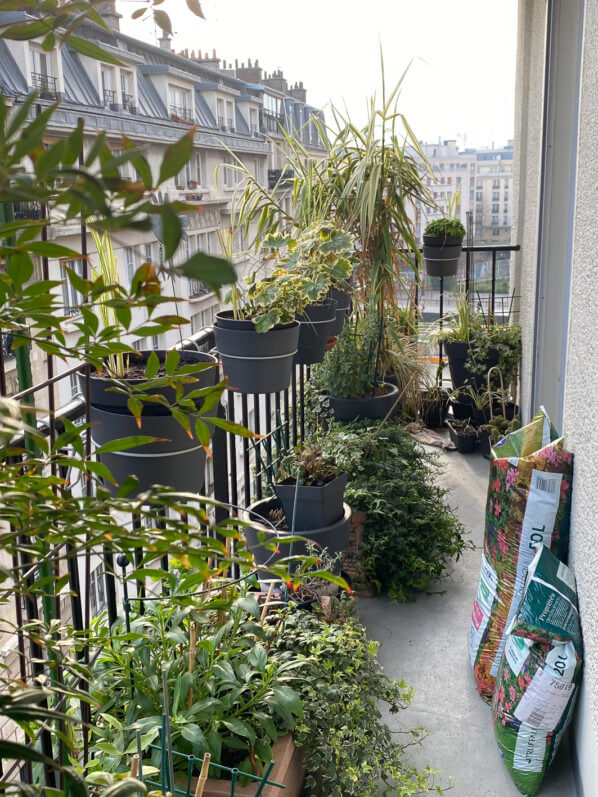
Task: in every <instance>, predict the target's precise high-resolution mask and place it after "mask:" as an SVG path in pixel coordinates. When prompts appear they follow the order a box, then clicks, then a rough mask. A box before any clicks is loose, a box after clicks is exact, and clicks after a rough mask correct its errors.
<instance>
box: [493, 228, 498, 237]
mask: <svg viewBox="0 0 598 797" xmlns="http://www.w3.org/2000/svg"><path fill="white" fill-rule="evenodd" d="M492 235H494V236H497V235H500V230H499V229H498V227H493V228H492Z"/></svg>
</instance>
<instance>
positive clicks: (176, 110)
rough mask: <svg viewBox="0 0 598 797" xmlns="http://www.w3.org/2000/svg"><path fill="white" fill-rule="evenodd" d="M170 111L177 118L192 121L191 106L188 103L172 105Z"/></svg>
mask: <svg viewBox="0 0 598 797" xmlns="http://www.w3.org/2000/svg"><path fill="white" fill-rule="evenodd" d="M169 111H170V115H171V117H172V116H175V117H176V118H177V119H184V120H185V121H186V122H191V121H192V119H193V116H192V114H191V108H187V106H186V105H171V106H170V108H169Z"/></svg>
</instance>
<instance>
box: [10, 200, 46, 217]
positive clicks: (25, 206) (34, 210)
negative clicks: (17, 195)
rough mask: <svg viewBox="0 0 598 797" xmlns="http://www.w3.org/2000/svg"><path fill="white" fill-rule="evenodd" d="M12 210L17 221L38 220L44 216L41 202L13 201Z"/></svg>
mask: <svg viewBox="0 0 598 797" xmlns="http://www.w3.org/2000/svg"><path fill="white" fill-rule="evenodd" d="M12 210H13V214H14V218H15V221H38V220H39V219H41V218H42V206H41V204H40V203H39V202H13V205H12Z"/></svg>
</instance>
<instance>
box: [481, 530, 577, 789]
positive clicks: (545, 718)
mask: <svg viewBox="0 0 598 797" xmlns="http://www.w3.org/2000/svg"><path fill="white" fill-rule="evenodd" d="M581 668H582V642H581V629H580V624H579V614H578V610H577V593H576V590H575V579H574V577H573V574H572V572H571V571H570V570H569V568H568V567H566V565H564V564H563V563H562V562H559V560H558V559H557V558H556V557H555V556H553V555H552V554H551V553H550V551H549V550H548V548H546V546H544V545H541V546H540V547H539V548H538V550H537V553H536V555H535V557H534V559H533V561H532V563H531V565H530V567H529V571H528V578H527V582H526V585H525V592H524V594H523V600H522V601H521V606H520V607H519V610H518V612H517V613H516V614H515V616H514V618H513V621H512V622H511V624H510V626H509V628H508V630H507V633H506V644H505V650H504V653H503V655H502V659H501V662H500V665H499V668H498V675H497V678H496V687H495V690H494V698H493V700H492V721H493V724H494V733H495V736H496V741H497V742H498V746H499V749H500V752H501V755H502V757H503V760H504V762H505V765H506V767H507V769H508V770H509V772H510V774H511V776H512V778H513V780H514V781H515V785H516V786H517V788H518V789H519V791H520V792H521V793H522V794H525V795H528V797H533V795H535V794H536V793H537V792H538V790H539V789H540V786H541V785H542V781H543V779H544V776H545V774H546V771H547V770H548V767H549V766H550V764H551V762H552V760H553V759H554V756H555V753H556V751H557V748H558V746H559V743H560V741H561V739H562V736H563V734H564V732H565V730H566V728H567V725H568V724H569V722H570V721H571V718H572V716H573V710H574V707H575V701H576V700H577V692H578V691H579V682H580V680H581Z"/></svg>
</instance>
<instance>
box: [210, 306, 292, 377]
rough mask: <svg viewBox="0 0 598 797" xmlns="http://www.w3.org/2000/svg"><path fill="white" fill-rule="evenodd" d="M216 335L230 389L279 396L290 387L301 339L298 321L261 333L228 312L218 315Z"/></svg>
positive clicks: (245, 321) (250, 323)
mask: <svg viewBox="0 0 598 797" xmlns="http://www.w3.org/2000/svg"><path fill="white" fill-rule="evenodd" d="M214 336H215V338H216V349H217V351H218V354H219V357H220V359H221V361H222V368H223V370H224V374H225V376H226V377H228V386H229V388H231V389H234V390H238V391H239V392H241V393H278V392H279V391H281V390H286V388H287V387H288V386H289V384H290V381H291V373H292V370H293V359H294V357H295V354H296V353H297V345H298V340H299V323H298V322H297V321H292V322H291V323H290V324H279V325H277V326H275V327H273V328H272V329H271V330H269V331H268V332H264V333H261V332H256V331H255V325H254V324H253V322H252V321H250V320H238V319H235V318H234V317H233V313H232V311H230V310H229V311H224V312H221V313H217V314H216V323H215V325H214Z"/></svg>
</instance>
